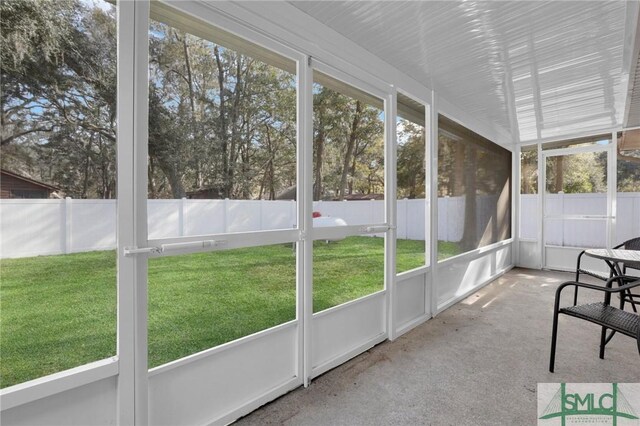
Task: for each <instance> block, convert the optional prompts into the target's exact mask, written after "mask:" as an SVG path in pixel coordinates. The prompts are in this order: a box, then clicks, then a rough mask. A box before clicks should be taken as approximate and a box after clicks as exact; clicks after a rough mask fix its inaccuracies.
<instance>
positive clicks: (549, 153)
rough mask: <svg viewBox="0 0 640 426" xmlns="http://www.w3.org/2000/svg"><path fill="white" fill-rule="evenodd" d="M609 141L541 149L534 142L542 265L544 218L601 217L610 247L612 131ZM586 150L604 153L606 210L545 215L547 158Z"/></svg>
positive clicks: (613, 204)
mask: <svg viewBox="0 0 640 426" xmlns="http://www.w3.org/2000/svg"><path fill="white" fill-rule="evenodd" d="M610 137H611V141H610V143H609V144H607V145H596V144H594V145H588V146H579V147H568V148H558V149H549V150H543V149H542V144H540V143H538V176H539V179H538V193H539V195H540V205H539V229H540V234H539V235H540V238H539V241H540V259H541V265H542V268H543V269H544V268H547V266H548V265H547V258H546V247H547V243H546V236H545V235H546V233H545V222H546V221H545V219H548V218H556V219H578V220H579V219H591V220H594V219H595V220H604V221H605V223H606V246H607V248H610V247H612V246H613V244H614V241H615V221H616V200H617V159H616V152H617V133H616V132H615V131H614V132H612V133H611V135H610ZM587 152H593V153H596V152H606V153H607V212H606V214H603V215H580V214H578V215H565V214H560V215H558V216H549V215H547V214H546V196H547V167H546V164H547V158H549V157H557V156H563V155H572V154H579V153H587Z"/></svg>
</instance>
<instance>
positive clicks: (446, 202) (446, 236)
mask: <svg viewBox="0 0 640 426" xmlns="http://www.w3.org/2000/svg"><path fill="white" fill-rule="evenodd" d="M442 213H444V214H438V218H442V220H443V221H444V226H443V227H444V240H445V241H450V240H451V238H450V236H449V196H448V195H445V196H444V198H442Z"/></svg>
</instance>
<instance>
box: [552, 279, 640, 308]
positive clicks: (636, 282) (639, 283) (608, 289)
mask: <svg viewBox="0 0 640 426" xmlns="http://www.w3.org/2000/svg"><path fill="white" fill-rule="evenodd" d="M619 280H622V281H626V282H629V283H630V284H625V285H621V286H619V287H616V288H613V287H612V285H613V283H614V282H615V281H619ZM567 287H581V288H588V289H590V290H597V291H602V292H604V293H620V292H622V291H625V290H628V289H630V288H634V287H640V278H638V277H631V276H628V275H621V276H618V277H613V278H611V279H609V280H608V281H607V284H606V286H604V287H603V286H601V285H596V284H588V283H581V282H578V281H567V282H564V283H562V284H560V286H559V287H558V289H557V290H556V302H559V300H560V294H561V293H562V290H564V289H565V288H567Z"/></svg>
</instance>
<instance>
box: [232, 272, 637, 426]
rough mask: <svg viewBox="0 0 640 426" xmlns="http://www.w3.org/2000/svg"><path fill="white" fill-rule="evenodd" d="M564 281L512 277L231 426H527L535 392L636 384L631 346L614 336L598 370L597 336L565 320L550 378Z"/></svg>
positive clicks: (545, 275)
mask: <svg viewBox="0 0 640 426" xmlns="http://www.w3.org/2000/svg"><path fill="white" fill-rule="evenodd" d="M571 277H572V274H566V273H558V272H546V271H534V270H528V269H514V270H512V271H510V272H509V273H507V274H505V275H504V276H503V277H501V278H499V279H498V280H496V281H494V282H493V283H491V284H490V285H488V286H487V287H485V288H483V289H481V290H480V291H478V292H477V293H476V294H473V295H472V296H470V297H469V298H467V299H466V300H464V301H462V302H460V303H458V304H457V305H454V306H453V307H451V308H449V309H448V310H446V311H445V312H443V313H441V314H440V315H438V316H437V317H436V318H435V319H432V320H430V321H428V322H426V323H425V324H423V325H421V326H419V327H417V328H415V329H414V330H412V331H410V332H409V333H407V334H405V335H403V336H401V337H400V338H398V339H397V340H396V341H395V342H393V343H391V342H385V343H382V344H380V345H378V346H376V347H374V348H372V349H371V350H369V351H367V352H365V353H363V354H361V355H359V356H358V357H356V358H354V359H352V360H351V361H349V362H347V363H345V364H343V365H341V366H340V367H338V368H336V369H334V370H332V371H329V372H328V373H326V374H324V375H323V376H321V377H318V378H316V379H315V380H313V382H312V383H311V385H310V386H309V388H307V389H304V388H299V389H297V390H295V391H293V392H291V393H289V394H287V395H285V396H283V397H281V398H279V399H277V400H276V401H274V402H272V403H270V404H267V405H265V406H264V407H262V408H260V409H258V410H256V411H254V412H253V413H251V414H250V415H248V416H247V417H244V418H242V419H240V420H239V421H238V423H237V424H240V425H263V424H290V425H392V424H398V425H401V424H402V425H414V424H432V425H524V424H535V423H536V417H537V416H536V413H537V411H536V386H537V383H546V382H640V357H639V356H638V349H637V346H636V342H635V341H634V340H633V339H631V338H629V337H626V336H622V335H618V336H615V337H614V339H613V340H612V341H611V342H610V343H609V345H607V353H606V356H605V359H604V360H600V359H599V358H598V345H599V336H600V333H599V330H600V328H599V327H598V326H596V325H594V324H590V323H587V322H585V321H580V320H577V319H575V318H569V317H566V316H561V317H560V326H559V337H558V351H557V357H556V373H554V374H551V373H549V372H548V362H549V344H550V336H551V322H552V310H553V300H554V295H555V289H556V287H557V286H558V284H559V283H561V282H564V281H568V280H570V279H571ZM567 296H569V291H567ZM589 299H591V300H592V301H600V300H601V297H600V296H598V295H595V296H590V297H589V296H587V294H586V292H585V293H583V294H582V297H581V298H580V303H582V302H586V301H588V300H589ZM569 303H570V298H569V297H568V298H567V304H569Z"/></svg>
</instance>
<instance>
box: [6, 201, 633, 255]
mask: <svg viewBox="0 0 640 426" xmlns="http://www.w3.org/2000/svg"><path fill="white" fill-rule="evenodd" d="M554 197H555V198H554ZM521 199H522V210H521V211H522V215H521V231H522V237H523V238H531V239H535V238H537V229H538V222H537V219H536V217H537V216H536V215H537V208H536V205H537V204H536V196H535V195H522V198H521ZM548 200H549V201H548V203H547V205H548V206H549V208H550V209H554V210H553V212H554V214H557V213H558V212H560V211H564V212H565V213H567V214H581V212H584V214H596V213H599V209H601V208H602V207H601V206H602V205H606V196H605V195H604V194H567V195H562V194H560V195H559V196H555V195H552V196H550V197H549V199H548ZM116 202H117V201H116V200H72V199H66V200H44V199H42V200H41V199H25V200H13V199H4V200H1V201H0V257H1V258H15V257H28V256H38V255H49V254H60V253H78V252H84V251H93V250H109V249H114V248H115V246H116V239H115V236H116ZM148 203H149V204H148V217H149V238H163V237H176V236H186V235H205V234H218V233H225V232H247V231H259V230H271V229H290V228H292V227H295V226H296V203H295V201H264V200H262V201H244V200H187V199H182V200H149V202H148ZM477 203H478V206H477V215H478V218H477V219H478V220H477V222H478V224H479V226H483V225H482V224H486V223H487V221H488V218H489V217H490V216H491V215H492V214H494V209H495V199H494V198H493V197H491V196H486V197H478V200H477ZM425 209H428V204H427V203H425V201H424V200H399V201H398V229H397V233H398V238H401V239H413V240H422V239H424V238H425V223H426V219H425ZM558 209H561V210H558ZM314 211H319V212H320V213H321V214H322V215H323V216H331V217H340V218H342V219H344V220H345V221H346V222H347V223H348V224H349V225H364V224H371V223H382V222H384V202H383V201H373V200H372V201H319V202H315V203H314ZM438 211H439V214H438V237H439V239H440V240H444V241H460V239H461V238H462V232H463V228H464V197H445V198H439V199H438ZM556 222H557V223H553V222H551V221H550V222H549V223H547V228H549V233H548V234H547V240H548V241H550V243H555V244H557V245H563V244H564V245H576V246H584V247H594V246H598V245H603V241H604V232H603V231H602V230H600V229H599V227H601V226H603V224H604V222H602V223H599V222H598V223H591V222H594V221H577V220H574V221H565V223H562V222H561V221H556ZM595 222H597V221H595ZM603 229H604V228H603ZM617 230H618V232H617V235H618V236H619V237H618V239H619V240H621V241H622V240H624V239H625V238H630V237H631V236H637V235H640V193H620V194H618V221H617ZM556 240H557V241H556Z"/></svg>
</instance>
